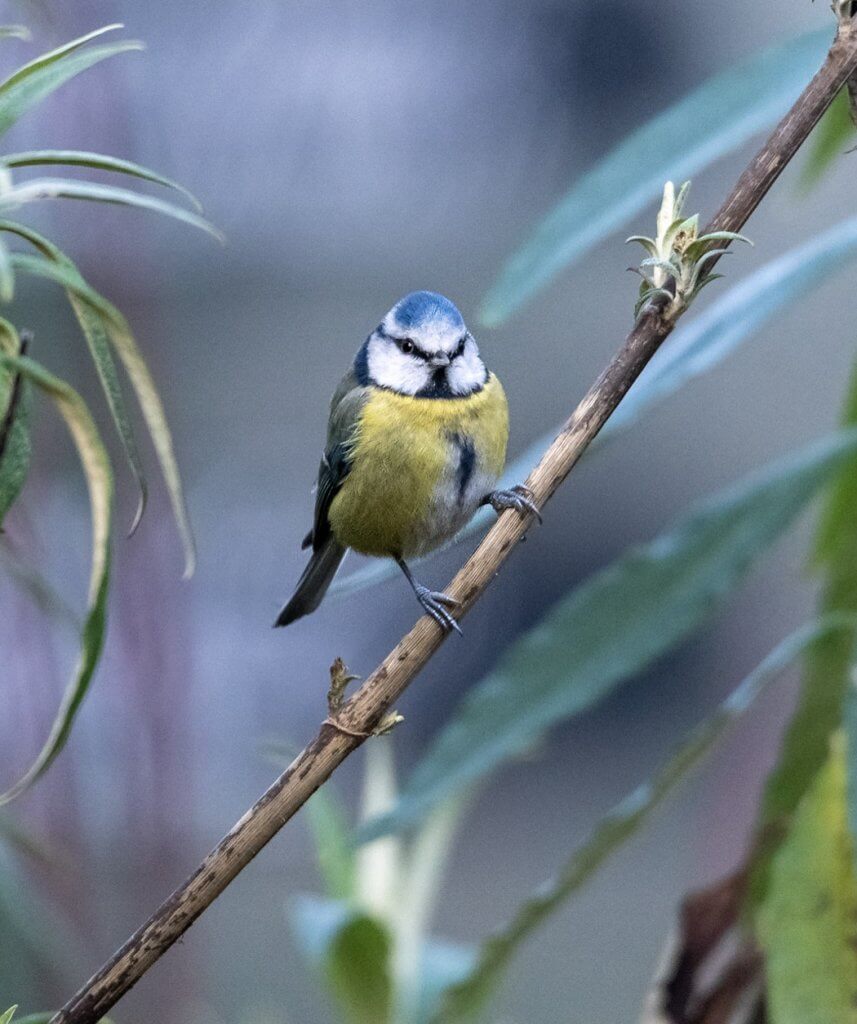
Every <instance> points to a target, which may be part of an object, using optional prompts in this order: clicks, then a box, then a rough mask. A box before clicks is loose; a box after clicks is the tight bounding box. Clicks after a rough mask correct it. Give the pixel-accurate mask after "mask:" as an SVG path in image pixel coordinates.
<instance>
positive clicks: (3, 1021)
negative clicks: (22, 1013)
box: [0, 1004, 18, 1024]
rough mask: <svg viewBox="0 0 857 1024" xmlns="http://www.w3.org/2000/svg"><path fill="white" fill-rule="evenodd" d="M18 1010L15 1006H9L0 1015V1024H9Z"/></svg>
mask: <svg viewBox="0 0 857 1024" xmlns="http://www.w3.org/2000/svg"><path fill="white" fill-rule="evenodd" d="M17 1009H18V1006H17V1004H15V1006H10V1007H9V1009H8V1010H6V1011H5V1013H3V1014H0V1024H9V1021H11V1019H12V1018H13V1017H14V1016H15V1011H16V1010H17Z"/></svg>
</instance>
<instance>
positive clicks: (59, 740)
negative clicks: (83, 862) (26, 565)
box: [0, 354, 113, 805]
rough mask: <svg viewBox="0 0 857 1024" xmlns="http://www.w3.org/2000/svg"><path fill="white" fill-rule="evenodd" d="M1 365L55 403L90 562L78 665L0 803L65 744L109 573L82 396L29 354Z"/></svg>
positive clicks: (109, 482)
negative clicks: (75, 477)
mask: <svg viewBox="0 0 857 1024" xmlns="http://www.w3.org/2000/svg"><path fill="white" fill-rule="evenodd" d="M0 368H3V369H4V370H6V371H7V372H11V373H20V374H22V375H24V376H25V377H27V378H28V379H29V380H30V381H31V382H32V383H33V384H34V385H35V386H36V387H38V388H39V389H40V390H41V391H43V392H44V393H45V394H47V395H48V396H49V397H50V398H51V400H52V401H53V402H54V404H55V405H56V407H57V409H58V410H59V412H60V414H61V415H62V417H63V419H64V420H65V423H66V426H67V427H68V430H69V433H70V434H71V436H72V439H73V440H74V443H75V446H76V448H77V452H78V456H79V458H80V461H81V465H82V466H83V471H84V475H85V477H86V484H87V489H88V491H89V502H90V509H91V513H92V564H91V569H90V577H89V594H88V602H87V604H88V609H87V615H86V619H85V621H84V625H83V631H82V636H81V650H80V656H79V659H78V663H77V666H76V668H75V669H74V672H73V673H72V676H71V679H70V681H69V683H68V686H67V687H66V691H65V693H64V695H63V699H62V702H61V705H60V708H59V711H58V712H57V715H56V718H55V719H54V723H53V725H52V727H51V730H50V733H49V735H48V738H47V740H46V741H45V743H44V745H43V747H42V749H41V751H40V752H39V754H38V755H37V757H36V759H35V761H34V762H33V764H32V765H31V766H30V767H29V768H28V769H27V771H26V772H25V773H24V775H23V776H22V777H21V778H20V779H19V780H18V782H16V783H15V784H14V785H13V786H12V787H11V788H10V789H8V790H7V791H6V792H5V793H3V794H0V805H2V804H6V803H9V801H11V800H14V799H15V798H16V797H18V796H20V795H21V794H22V793H23V792H25V791H26V790H27V789H29V788H30V786H32V785H33V783H34V782H36V781H37V779H39V778H40V777H41V775H42V774H43V773H44V772H45V771H46V770H47V768H48V766H49V765H50V764H51V762H52V761H53V760H54V758H55V757H56V756H57V755H58V754H59V753H60V751H61V750H62V748H63V747H64V746H65V743H66V740H67V739H68V736H69V733H70V732H71V728H72V725H73V723H74V719H75V717H76V715H77V712H78V710H79V708H80V705H81V703H82V702H83V699H84V697H85V696H86V693H87V690H88V689H89V684H90V681H91V679H92V674H93V672H94V671H95V667H96V665H97V663H98V659H99V657H100V655H101V649H102V646H103V642H104V630H105V619H106V603H107V589H108V581H109V575H110V530H111V515H112V501H113V477H112V474H111V471H110V463H109V460H108V457H107V453H106V451H105V450H104V445H103V444H102V442H101V438H100V436H99V434H98V429H97V428H96V426H95V423H94V422H93V420H92V417H91V416H90V414H89V410H88V409H87V407H86V404H85V403H84V401H83V399H82V398H81V397H80V396H79V395H78V394H77V392H76V391H74V389H73V388H71V387H70V386H69V385H68V384H66V383H65V382H64V381H61V380H60V379H59V378H57V377H55V376H54V375H53V374H51V373H49V372H48V371H47V370H46V369H45V368H44V367H42V366H40V365H39V364H38V363H36V362H34V361H33V360H31V359H28V358H20V357H18V358H16V357H12V356H7V355H3V354H0Z"/></svg>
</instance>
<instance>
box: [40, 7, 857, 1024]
mask: <svg viewBox="0 0 857 1024" xmlns="http://www.w3.org/2000/svg"><path fill="white" fill-rule="evenodd" d="M855 72H857V25H854V24H852V23H851V22H846V21H845V20H844V19H841V21H840V31H839V33H838V35H837V38H836V40H835V42H834V44H833V46H832V48H831V50H830V53H829V54H828V56H827V59H826V60H825V62H824V64H823V66H822V68H821V70H820V71H819V72H818V74H817V75H816V76H815V77H814V78H813V80H812V81H811V82H810V84H809V85H808V86H807V88H806V90H805V91H804V92H803V94H802V95H801V96H800V98H799V99H798V100H797V102H796V103H795V105H794V106H793V107H792V109H791V110H790V111H789V113H788V114H787V115H786V117H785V118H784V119H783V120H782V122H781V123H780V125H779V126H778V127H777V129H776V131H775V132H774V134H773V135H772V136H771V138H770V139H769V140H768V141H767V142H766V143H765V145H764V146H763V147H762V149H761V150H760V151H759V153H758V155H757V156H756V157H755V159H754V160H753V161H752V163H751V164H750V165H749V167H748V168H747V169H746V170H745V171H744V173H743V174H742V175H741V177H740V178H739V179H738V182H737V184H736V186H735V188H734V189H733V191H732V193H731V194H730V195H729V197H728V198H727V200H726V202H725V203H724V204H723V206H722V207H721V208H720V210H719V211H718V212H717V214H716V215H715V217H714V219H713V221H712V223H711V224H710V225H709V227H708V228H707V229H706V230H708V231H721V230H727V231H738V230H740V229H741V228H742V227H743V225H744V223H745V222H746V221H747V219H748V218H749V217H750V215H751V214H752V213H753V211H754V210H755V209H756V207H757V206H758V205H759V203H760V202H761V200H762V199H763V198H764V196H765V195H766V193H767V192H768V190H769V189H770V187H771V186H772V185H773V183H774V182H775V181H776V180H777V178H778V177H779V176H780V174H781V173H782V171H783V169H784V168H785V167H786V165H787V164H788V163H789V161H790V160H791V159H792V157H793V156H794V155H795V153H796V152H797V150H798V149H799V147H800V146H801V145H802V143H803V142H804V141H805V139H806V138H807V136H808V135H809V133H810V132H811V131H812V129H813V128H814V127H815V125H816V124H817V122H818V121H819V119H820V118H821V116H822V114H823V113H824V111H825V110H826V109H827V108H828V106H829V105H830V103H831V102H832V101H833V98H834V97H835V96H836V94H837V93H838V92H839V91H840V89H841V88H842V87H843V85H844V84H845V83H846V81H847V80H848V79H849V77H850V76H851V75H853V74H854V73H855ZM672 328H673V324H672V323H669V322H667V321H665V320H664V319H663V318H662V316H661V315H660V313H659V312H658V311H656V310H655V311H652V312H650V313H648V314H646V315H645V316H644V318H643V319H642V320H641V321H640V322H639V323H637V325H636V326H635V327H634V329H633V330H632V331H631V333H630V334H629V336H628V338H627V340H626V341H625V344H624V345H623V346H622V348H621V349H620V351H619V352H618V354H617V355H616V356H615V358H614V359H613V361H612V362H611V363H610V365H609V366H608V367H607V369H606V370H605V371H604V372H603V373H602V374H601V376H600V377H599V378H598V380H597V381H596V382H595V384H594V385H593V386H592V387H591V388H590V390H589V391H588V393H587V394H586V396H585V397H584V399H583V401H581V402H580V404H579V405H578V406H577V408H576V409H575V410H574V412H573V413H572V415H571V417H570V419H569V420H568V422H567V423H566V424H565V426H564V427H563V429H562V431H561V432H560V434H559V436H558V437H557V439H556V440H555V441H554V442H553V444H552V445H551V446H550V448H549V449H548V450H547V452H545V454H544V456H543V458H542V460H541V462H540V463H539V464H538V466H537V467H536V468H535V469H534V470H533V472H532V473H531V474H530V477H529V479H528V480H527V486H528V487H529V488H530V489H531V491H532V493H533V496H534V498H535V501H536V503H537V504H538V505H539V506H543V505H544V504H545V503H546V502H547V501H548V500H549V499H550V498H551V497H552V496H553V494H554V492H555V491H556V490H557V488H558V487H559V486H560V485H561V484H562V482H563V481H564V480H565V478H566V477H567V476H568V474H569V473H570V472H571V470H572V469H573V468H574V466H575V465H576V463H577V461H578V460H579V459H580V457H581V455H582V454H583V452H584V451H585V449H586V448H587V446H588V445H589V444H590V443H591V442H592V440H593V439H594V438H595V436H596V434H597V433H598V431H599V430H600V429H601V428H602V427H603V426H604V424H605V422H606V421H607V419H608V417H609V416H610V415H611V414H612V412H613V410H614V409H615V408H616V406H617V405H618V404H619V402H620V401H621V400H622V398H623V397H624V395H625V393H626V392H627V391H628V389H629V388H630V387H631V385H632V384H633V383H634V381H635V380H636V379H637V377H638V376H639V374H640V372H641V371H642V369H643V367H644V366H645V365H646V363H648V361H649V360H650V359H651V358H652V356H653V355H654V354H655V352H656V351H657V349H658V347H659V346H660V344H661V342H662V341H663V340H664V338H666V337H667V335H668V334H669V333H670V331H671V330H672ZM530 522H531V520H530V519H527V520H523V519H522V518H521V517H520V516H519V515H518V514H517V513H515V512H505V513H504V514H503V515H501V516H500V518H499V519H498V521H497V522H496V523H495V525H494V526H493V527H492V529H491V530H490V531H489V532H488V534H487V536H486V537H485V539H484V540H483V541H482V543H481V544H480V545H479V548H478V549H477V551H476V552H475V554H474V555H473V556H472V557H471V558H470V559H469V560H468V562H467V563H466V564H465V565H464V567H463V568H462V569H461V570H460V571H459V573H458V575H457V576H456V577H455V579H454V580H453V582H452V584H451V586H450V587H448V588H446V590H447V592H448V593H450V594H451V595H452V596H454V597H455V598H457V599H458V600H459V601H461V605H462V608H461V614H464V613H466V612H467V611H468V610H469V609H470V608H471V607H472V605H473V603H474V602H475V601H476V600H477V599H478V598H479V596H480V595H481V594H482V592H483V590H485V588H486V587H487V586H488V584H489V583H490V582H491V580H492V579H493V578H494V577H495V576H496V575H497V573H498V571H499V570H500V568H501V567H502V565H503V563H504V562H505V561H506V559H507V558H508V557H509V555H510V554H511V552H512V551H513V549H514V548H515V546H516V544H517V542H518V541H519V540H521V538H522V537H523V536H524V534H525V533H526V532H527V529H528V528H529V526H530ZM443 640H444V636H443V634H442V633H441V631H440V629H439V628H438V627H437V626H436V625H435V624H434V623H433V622H432V621H431V619H429V618H427V617H423V618H421V619H420V620H419V622H417V624H416V625H415V626H414V628H413V629H412V630H411V631H410V632H409V633H408V634H407V635H406V636H405V637H404V638H403V639H402V640H401V641H400V642H399V643H398V644H397V646H396V647H395V648H394V650H393V651H392V652H391V653H390V654H389V655H388V656H387V658H386V659H385V660H384V661H383V662H382V663H381V664H380V665H379V666H378V668H377V669H375V671H374V672H373V673H372V675H371V676H369V678H368V679H367V680H366V682H365V683H364V684H363V685H362V686H361V687H360V689H359V690H358V691H357V692H356V693H355V694H354V696H353V697H352V698H351V699H350V700H348V701H347V702H346V703H345V704H343V705H342V707H341V709H340V710H339V712H338V716H337V720H338V721H339V722H341V724H342V726H343V727H344V728H343V730H339V729H337V728H336V726H335V725H334V724H333V723H331V722H325V723H324V724H323V725H322V726H321V728H320V730H319V732H318V735H317V736H316V738H315V739H314V740H313V741H312V743H310V745H309V746H308V747H306V748H305V749H304V750H303V751H302V752H301V753H300V754H299V755H298V757H297V758H295V760H294V761H293V762H292V764H291V765H289V767H288V768H287V769H286V771H285V772H284V773H283V774H282V775H281V776H280V777H279V778H278V779H277V781H276V782H275V783H274V784H273V785H272V786H271V787H270V789H268V791H267V792H266V793H265V794H264V795H263V796H262V797H261V798H260V799H259V800H258V801H257V802H256V803H255V804H254V805H253V807H251V808H250V810H249V811H248V812H247V813H246V814H245V815H244V817H243V818H242V819H241V820H240V821H239V822H238V823H237V824H236V825H235V827H234V828H233V829H232V831H231V832H229V833H228V835H226V836H225V837H224V838H223V839H222V840H221V841H220V842H219V843H218V844H217V846H216V847H215V848H214V849H213V850H212V851H211V853H210V854H209V855H208V856H207V857H206V858H205V860H204V861H203V862H202V864H201V865H200V866H199V867H198V868H197V870H196V871H195V872H194V873H193V874H192V875H191V876H190V878H188V879H187V881H186V882H185V883H184V884H183V885H181V886H180V887H179V888H178V889H176V891H175V892H174V893H173V894H172V895H171V896H170V897H169V899H167V900H166V901H165V902H164V903H163V904H162V905H161V906H160V907H159V908H158V909H157V910H156V911H155V913H154V914H153V915H152V917H151V918H150V919H149V920H148V921H147V922H146V923H145V924H144V925H143V926H142V927H141V928H140V929H139V930H138V931H137V932H135V933H134V934H133V935H132V936H131V938H129V939H128V941H127V942H126V943H125V945H124V946H122V948H121V949H119V950H118V951H117V952H116V953H115V954H114V956H113V957H111V959H110V960H109V961H108V962H107V963H106V964H105V965H104V967H102V968H101V970H100V971H98V973H97V974H96V975H95V976H94V977H93V978H91V979H90V980H89V981H88V982H87V983H86V984H85V985H84V986H83V988H82V989H81V990H80V991H79V992H78V993H77V995H75V996H73V997H72V999H71V1000H69V1002H68V1003H67V1004H66V1005H65V1006H64V1007H63V1009H62V1010H60V1011H59V1012H58V1013H57V1014H56V1015H55V1016H54V1017H53V1019H52V1021H51V1024H94V1022H95V1021H97V1020H98V1019H99V1018H100V1017H101V1016H103V1015H104V1014H105V1013H107V1011H108V1010H109V1009H110V1008H111V1007H112V1006H113V1005H114V1004H115V1003H116V1001H117V1000H118V999H119V998H120V997H121V996H122V995H124V994H125V993H126V992H127V991H128V990H129V989H130V988H131V987H132V986H133V985H134V984H135V983H136V982H137V981H139V979H140V978H141V977H142V976H143V975H144V974H145V973H146V971H147V970H148V969H149V968H150V967H151V966H152V965H153V964H154V963H155V962H156V961H157V960H158V958H159V957H161V956H162V955H163V954H164V953H165V952H166V951H167V950H168V949H169V948H170V946H171V945H172V944H173V943H174V942H175V941H176V940H177V939H178V938H179V937H180V936H181V935H182V934H184V932H185V931H186V930H187V929H188V928H189V927H190V925H191V924H193V922H194V921H195V920H196V919H197V917H199V915H200V914H201V913H202V912H203V911H204V910H205V909H206V907H208V905H209V904H210V903H211V902H212V901H213V900H214V899H215V898H216V897H217V896H218V895H219V894H220V893H221V892H223V890H224V889H225V888H226V887H227V886H228V885H229V883H230V882H231V881H232V880H233V879H234V878H235V876H236V875H237V874H238V873H239V872H240V871H241V870H242V869H243V868H244V867H246V866H247V864H249V863H250V861H251V860H252V859H253V858H254V857H255V856H256V854H257V853H259V851H260V850H261V849H262V848H263V847H264V846H265V845H266V844H267V843H268V842H269V841H270V840H271V839H272V838H273V837H274V836H275V835H276V834H277V832H279V830H280V829H281V828H282V827H283V825H285V823H286V822H287V821H288V820H289V819H290V818H291V817H292V816H293V815H294V814H295V813H296V812H297V811H298V809H299V808H300V807H302V806H303V804H304V803H306V801H307V800H308V799H309V798H310V797H311V796H312V794H313V793H314V792H315V791H316V790H317V789H318V787H319V786H320V785H321V784H322V783H323V782H325V781H326V780H327V778H328V777H329V776H330V774H331V773H332V772H333V771H334V769H335V768H336V767H337V766H338V765H340V764H341V763H342V762H343V761H344V760H345V758H346V757H347V756H348V755H349V754H350V753H351V752H352V751H354V750H356V748H357V747H359V746H360V745H361V743H363V741H364V738H365V736H366V735H367V734H369V733H371V732H372V730H373V729H374V728H375V726H376V725H377V724H378V723H379V721H380V720H381V718H382V717H383V716H384V714H385V713H386V712H387V711H388V710H389V709H390V707H391V706H392V705H393V703H394V702H395V701H397V700H398V699H399V698H400V697H401V695H402V693H403V692H404V690H405V689H406V687H407V686H408V685H409V684H410V683H411V682H412V680H413V679H414V677H415V676H416V675H417V673H418V672H419V671H420V669H422V668H423V666H424V665H425V664H426V662H427V661H428V660H429V658H431V656H432V655H433V654H434V652H435V651H436V650H437V649H438V648H439V647H440V645H441V644H442V643H443Z"/></svg>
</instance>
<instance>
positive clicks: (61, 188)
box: [0, 178, 226, 243]
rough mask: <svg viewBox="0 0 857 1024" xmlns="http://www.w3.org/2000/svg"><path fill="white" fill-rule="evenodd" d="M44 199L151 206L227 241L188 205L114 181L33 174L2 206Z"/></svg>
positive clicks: (1, 199)
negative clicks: (186, 207) (178, 203)
mask: <svg viewBox="0 0 857 1024" xmlns="http://www.w3.org/2000/svg"><path fill="white" fill-rule="evenodd" d="M43 199H83V200H86V201H89V202H96V203H112V204H114V205H117V206H135V207H137V208H138V209H141V210H151V211H153V212H154V213H161V214H164V216H167V217H172V218H174V219H175V220H180V221H183V222H184V223H185V224H190V225H191V226H192V227H195V228H199V229H200V230H201V231H205V232H206V233H207V234H209V235H211V236H212V237H213V238H216V239H217V240H218V242H221V243H222V242H225V240H226V239H225V237H224V235H223V232H221V231H219V230H218V229H217V228H216V227H215V226H214V225H213V224H211V223H209V221H207V220H206V219H205V218H204V217H200V216H199V215H198V214H196V213H193V212H192V211H191V210H186V209H184V207H181V206H176V205H174V204H173V203H167V202H165V201H164V200H163V199H158V198H157V197H156V196H149V195H145V194H144V193H142V192H131V191H130V190H128V189H126V188H116V187H115V186H113V185H99V184H96V183H95V182H91V181H75V180H74V179H71V178H33V179H32V181H24V182H21V183H20V184H18V185H14V186H13V187H12V188H10V189H7V190H6V191H4V192H2V193H0V210H5V211H6V212H8V211H9V210H11V209H14V208H15V207H17V206H20V205H22V204H24V203H35V202H39V201H41V200H43Z"/></svg>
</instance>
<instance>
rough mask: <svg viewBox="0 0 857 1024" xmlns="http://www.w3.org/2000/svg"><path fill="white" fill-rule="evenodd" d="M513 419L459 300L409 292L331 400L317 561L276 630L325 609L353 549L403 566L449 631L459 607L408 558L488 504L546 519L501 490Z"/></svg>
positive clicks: (519, 495) (312, 543)
mask: <svg viewBox="0 0 857 1024" xmlns="http://www.w3.org/2000/svg"><path fill="white" fill-rule="evenodd" d="M508 434H509V414H508V407H507V404H506V395H505V393H504V391H503V386H502V385H501V384H500V381H499V380H498V379H497V377H496V376H495V375H494V374H493V373H491V372H490V370H488V369H486V367H485V364H484V363H483V362H482V359H481V358H480V355H479V349H478V347H477V345H476V341H475V339H474V337H473V335H472V334H471V333H470V332H469V331H468V330H467V327H466V326H465V323H464V320H463V319H462V316H461V313H459V311H458V310H457V309H456V307H455V306H454V305H453V304H452V303H451V302H450V301H449V299H446V298H444V297H443V296H442V295H437V294H436V293H434V292H427V291H420V292H413V293H412V294H410V295H406V296H405V297H404V298H403V299H401V300H400V301H399V302H397V303H396V305H395V306H393V308H392V309H391V310H390V312H389V313H387V315H386V316H385V317H384V319H383V321H382V322H381V323H380V324H379V326H378V327H376V329H375V330H374V331H373V332H372V333H371V334H370V335H369V337H368V338H367V339H366V341H365V342H364V343H363V346H362V347H361V348H360V350H359V351H358V353H357V355H356V357H355V359H354V363H353V365H352V366H351V369H350V370H349V371H348V373H346V375H345V377H344V378H343V379H342V381H341V383H340V385H339V387H338V388H337V389H336V392H335V393H334V395H333V399H332V400H331V403H330V419H329V421H328V428H327V445H326V447H325V450H324V454H323V455H322V459H321V466H320V467H319V471H318V486H317V490H316V501H315V516H314V520H313V526H312V529H311V530H310V532H309V533H308V534H307V536H306V538H305V539H304V542H303V547H304V548H308V547H312V558H311V559H310V562H309V565H308V566H307V567H306V569H305V570H304V573H303V575H302V576H301V578H300V580H299V581H298V584H297V587H296V589H295V592H294V594H293V595H292V598H291V600H290V601H289V602H288V604H287V605H286V606H285V607H284V608H283V610H282V611H281V612H280V615H279V617H278V618H277V621H276V623H275V625H277V626H287V625H288V624H289V623H290V622H294V621H295V620H296V619H299V618H301V617H302V616H304V615H307V614H309V612H312V611H315V609H316V608H317V607H318V606H319V604H320V603H321V600H322V598H323V597H324V595H325V592H326V591H327V588H328V587H329V586H330V584H331V582H332V581H333V577H334V576H335V575H336V571H337V569H338V568H339V564H340V562H341V561H342V559H343V557H344V556H345V552H346V550H347V549H348V548H353V549H354V550H355V551H359V552H361V553H362V554H364V555H375V556H379V557H385V558H393V559H395V560H396V562H398V564H399V566H400V567H401V569H402V572H403V573H404V574H405V577H406V578H407V580H408V582H409V583H410V585H411V587H412V588H413V590H414V593H415V594H416V596H417V600H418V601H419V603H420V605H421V606H422V608H423V610H424V611H425V612H426V614H428V615H430V616H431V617H432V618H433V619H434V620H435V622H437V623H438V625H439V626H440V627H441V628H442V629H444V630H445V631H448V630H451V629H455V630H457V631H458V632H461V630H460V629H459V627H458V623H457V622H456V620H455V618H454V615H453V611H454V610H455V608H456V606H457V602H456V601H455V600H454V599H453V598H451V597H449V596H448V595H447V594H443V593H438V592H435V591H432V590H430V589H429V588H428V587H426V586H423V584H422V583H419V582H417V580H416V579H415V578H414V576H413V574H412V572H411V570H410V568H409V566H408V564H407V560H408V559H410V558H416V557H420V556H422V555H425V554H426V553H427V552H429V551H432V550H433V549H434V548H437V547H439V546H440V545H442V544H444V543H445V542H446V541H448V540H450V539H451V538H452V537H454V536H455V534H456V533H457V532H458V531H459V530H460V529H461V528H462V527H463V526H464V525H465V523H467V521H468V520H469V519H470V518H471V516H472V515H473V514H474V512H475V511H476V510H477V508H478V507H479V506H480V505H486V504H490V505H492V506H493V507H494V509H496V510H497V511H498V512H501V511H502V510H504V509H507V508H512V509H516V510H517V511H518V512H519V513H520V514H521V515H529V514H532V515H535V516H538V510H537V509H536V507H535V505H534V504H533V502H532V496H531V494H530V493H529V492H528V491H527V490H526V488H524V487H520V486H518V487H514V488H511V489H510V490H495V489H494V488H495V485H496V483H497V480H498V478H499V477H500V474H501V473H502V472H503V466H504V464H505V460H506V442H507V439H508Z"/></svg>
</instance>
